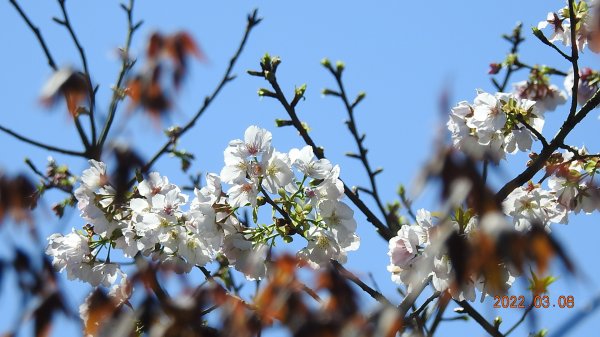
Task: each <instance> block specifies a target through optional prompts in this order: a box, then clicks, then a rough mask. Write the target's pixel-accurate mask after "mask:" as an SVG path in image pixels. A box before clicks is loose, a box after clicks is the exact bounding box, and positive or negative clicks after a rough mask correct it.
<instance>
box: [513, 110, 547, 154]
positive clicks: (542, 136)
mask: <svg viewBox="0 0 600 337" xmlns="http://www.w3.org/2000/svg"><path fill="white" fill-rule="evenodd" d="M517 120H518V121H519V122H520V123H521V124H523V125H524V126H525V128H526V129H527V130H529V131H530V132H531V133H533V135H534V136H535V137H536V138H537V139H538V140H539V141H540V142H541V143H542V147H548V141H547V140H546V137H544V135H542V134H541V133H540V132H539V131H538V130H536V129H535V128H534V127H533V126H531V125H530V124H529V123H527V122H526V121H525V119H523V116H521V115H517Z"/></svg>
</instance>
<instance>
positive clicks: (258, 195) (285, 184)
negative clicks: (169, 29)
mask: <svg viewBox="0 0 600 337" xmlns="http://www.w3.org/2000/svg"><path fill="white" fill-rule="evenodd" d="M271 140H272V135H271V133H270V132H268V131H267V130H265V129H261V128H259V127H256V126H251V127H249V128H248V129H247V130H246V132H245V135H244V139H243V140H241V139H238V140H233V141H231V142H230V143H229V145H228V146H227V148H226V150H225V153H224V159H225V166H224V167H223V169H222V170H221V172H220V174H214V173H209V174H207V175H206V185H205V186H204V187H202V188H196V189H195V190H194V197H193V199H192V200H191V201H190V198H189V196H188V195H186V194H184V193H183V192H182V190H181V188H180V187H178V186H177V185H175V184H173V183H171V182H169V180H168V178H167V177H164V176H161V175H160V174H159V173H157V172H152V173H150V174H148V176H147V177H146V178H145V179H143V180H142V181H139V182H138V183H137V185H136V186H134V187H133V189H132V190H131V191H130V192H128V193H125V195H124V196H120V195H119V196H118V195H117V192H116V189H115V187H114V186H113V185H112V184H111V182H110V179H109V175H108V173H107V168H106V165H105V164H104V163H102V162H98V161H94V160H91V161H90V165H91V167H90V168H88V169H86V170H85V171H83V174H82V176H81V179H80V180H81V185H80V186H79V187H78V188H77V189H76V190H75V197H76V198H77V207H78V209H79V210H80V212H81V218H82V219H83V220H84V221H85V222H86V223H87V225H86V226H85V227H83V229H82V230H73V231H72V232H71V233H69V234H66V235H63V234H53V235H51V236H50V237H49V238H48V247H47V249H46V253H47V254H48V255H50V256H52V257H53V262H52V263H53V265H54V266H55V267H56V268H57V269H59V270H61V271H63V270H64V271H66V273H67V276H68V278H69V279H79V280H82V281H85V282H88V283H90V284H92V285H93V286H98V285H103V286H110V285H113V284H115V283H116V281H117V279H119V278H120V279H121V280H123V278H124V277H125V274H124V272H123V271H122V270H121V266H120V265H119V264H118V263H115V262H112V260H111V258H113V259H114V253H113V254H112V255H111V252H114V251H116V250H118V251H120V255H121V256H123V257H124V258H142V257H151V258H152V259H153V260H155V261H159V262H160V263H162V264H166V265H170V266H172V267H173V268H175V270H177V271H181V272H189V271H190V270H191V269H192V268H193V267H194V266H198V267H200V266H204V265H206V264H207V263H209V262H211V261H214V260H216V259H217V258H218V257H224V258H226V259H227V261H228V263H229V265H230V266H233V267H235V268H236V269H237V270H239V271H241V272H243V273H244V274H245V276H246V277H247V278H248V279H258V278H262V277H264V276H265V273H266V272H267V269H268V265H269V264H268V260H269V258H268V256H269V255H270V249H271V247H272V246H273V245H274V244H275V242H276V239H277V238H280V239H282V240H283V241H284V242H290V241H292V240H293V238H294V237H295V236H296V237H301V238H302V239H304V240H306V242H307V244H306V247H305V248H303V249H301V250H300V251H299V252H298V253H297V254H298V256H299V257H300V258H302V259H303V260H305V261H306V262H307V263H308V264H309V265H311V266H313V267H315V268H316V267H319V266H324V265H326V264H328V263H329V261H330V259H334V260H337V261H339V262H341V263H344V262H346V259H347V252H348V251H353V250H356V249H358V246H359V242H360V241H359V238H358V236H357V235H356V234H355V231H356V221H355V220H354V212H353V211H352V209H351V208H350V207H349V206H348V205H346V204H345V203H344V202H342V201H341V199H342V197H343V196H344V188H343V183H342V182H341V180H340V179H339V174H340V168H339V166H337V165H335V166H334V165H332V164H331V162H329V161H328V160H327V159H318V160H317V159H316V158H315V156H314V153H313V149H312V148H311V147H310V146H306V147H304V148H302V149H292V150H290V151H289V152H288V153H282V152H278V151H276V150H275V148H274V147H273V146H272V145H271ZM222 183H226V184H227V185H229V187H228V189H227V190H226V191H225V190H224V188H223V185H222ZM262 207H265V208H268V209H270V212H269V213H270V214H273V218H272V220H273V223H272V224H263V223H261V222H259V221H258V213H259V208H262ZM245 208H250V209H251V210H252V213H253V219H252V220H253V222H254V224H255V226H250V224H249V223H248V222H249V220H248V219H245V220H244V221H242V220H241V219H243V217H241V216H238V214H243V213H244V212H243V211H244V209H245ZM121 283H122V282H121Z"/></svg>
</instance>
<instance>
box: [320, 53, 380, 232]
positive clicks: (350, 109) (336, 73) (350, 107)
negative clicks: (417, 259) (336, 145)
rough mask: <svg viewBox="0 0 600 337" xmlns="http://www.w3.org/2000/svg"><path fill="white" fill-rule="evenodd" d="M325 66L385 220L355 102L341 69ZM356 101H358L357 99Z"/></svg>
mask: <svg viewBox="0 0 600 337" xmlns="http://www.w3.org/2000/svg"><path fill="white" fill-rule="evenodd" d="M326 68H327V69H328V70H329V72H330V73H331V74H332V75H333V77H334V78H335V81H336V83H337V86H338V88H339V90H340V92H339V94H340V95H339V97H340V99H341V100H342V102H343V103H344V107H345V108H346V112H347V113H348V121H347V122H346V125H347V126H348V130H349V131H350V133H351V134H352V137H353V138H354V142H355V143H356V146H357V147H358V156H359V157H358V159H360V161H361V163H362V164H363V166H364V168H365V170H366V171H367V175H368V177H369V183H370V184H371V190H370V192H369V194H370V195H371V196H372V197H373V200H375V203H376V204H377V207H378V208H379V211H380V212H381V215H383V218H384V219H386V220H387V218H388V214H387V212H386V211H385V208H384V207H383V202H381V197H380V196H379V192H378V190H377V182H376V180H375V176H376V175H377V173H378V172H377V171H373V170H372V169H371V164H370V163H369V159H368V158H367V149H366V148H365V147H364V145H363V142H364V140H365V138H364V136H360V135H359V133H358V129H357V127H356V119H355V118H354V107H355V104H351V103H350V101H349V100H348V96H347V95H346V90H345V88H344V83H343V82H342V74H343V71H342V70H341V69H340V70H336V69H334V68H333V67H332V66H331V64H329V63H327V65H326ZM356 102H358V100H357V101H356ZM388 227H389V224H388Z"/></svg>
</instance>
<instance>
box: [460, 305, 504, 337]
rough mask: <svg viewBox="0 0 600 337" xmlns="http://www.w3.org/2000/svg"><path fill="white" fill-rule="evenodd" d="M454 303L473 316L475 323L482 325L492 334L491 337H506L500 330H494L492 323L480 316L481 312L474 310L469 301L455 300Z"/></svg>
mask: <svg viewBox="0 0 600 337" xmlns="http://www.w3.org/2000/svg"><path fill="white" fill-rule="evenodd" d="M454 302H456V304H458V305H460V306H461V307H462V308H463V309H465V312H466V313H467V314H468V315H469V316H471V318H473V319H474V320H475V322H477V323H479V325H481V327H482V328H483V329H484V330H485V331H486V332H487V333H489V334H490V336H493V337H504V335H503V334H502V333H500V331H498V329H496V328H494V326H493V325H491V324H490V322H488V321H487V320H486V319H485V318H484V317H483V316H481V315H480V314H479V312H477V310H475V308H473V307H472V306H471V305H470V304H469V302H467V301H457V300H454Z"/></svg>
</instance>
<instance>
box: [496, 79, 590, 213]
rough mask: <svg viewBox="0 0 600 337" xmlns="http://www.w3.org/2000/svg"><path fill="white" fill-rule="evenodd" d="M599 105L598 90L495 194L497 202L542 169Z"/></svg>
mask: <svg viewBox="0 0 600 337" xmlns="http://www.w3.org/2000/svg"><path fill="white" fill-rule="evenodd" d="M572 99H573V100H576V99H577V97H572ZM598 104H600V90H599V91H597V92H596V93H595V94H594V95H593V96H592V98H590V100H589V101H587V102H586V103H585V104H584V105H583V106H582V107H581V108H580V109H579V111H578V112H577V113H575V114H573V115H570V116H569V117H567V119H566V120H565V122H564V123H563V125H562V126H561V127H560V130H559V131H558V133H557V134H556V136H554V138H553V139H552V141H551V142H550V143H549V144H548V146H547V147H546V148H544V149H542V151H541V152H540V154H539V156H538V157H536V159H535V160H533V161H532V163H531V164H530V165H529V166H528V167H527V169H525V171H523V172H521V173H520V174H519V175H517V176H516V177H515V178H513V179H512V180H511V181H509V182H507V183H506V184H505V185H504V186H503V187H502V188H501V189H500V190H499V191H498V192H497V193H496V198H497V200H499V201H503V200H504V199H506V197H507V196H508V195H509V194H510V192H512V191H513V190H514V189H515V188H517V187H519V186H521V185H523V184H525V183H526V182H528V181H529V180H531V179H532V178H533V176H535V174H536V173H537V172H539V171H540V170H541V169H542V168H543V167H544V164H545V163H546V161H547V160H548V158H550V156H551V155H552V153H554V151H556V150H557V149H558V148H560V147H561V146H562V145H564V140H565V138H566V137H567V135H568V134H569V133H570V132H571V131H572V130H573V129H574V128H575V126H577V124H579V123H580V122H581V121H582V120H583V119H584V118H585V117H586V116H587V115H588V114H589V113H590V111H592V110H593V109H594V108H595V107H597V106H598Z"/></svg>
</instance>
